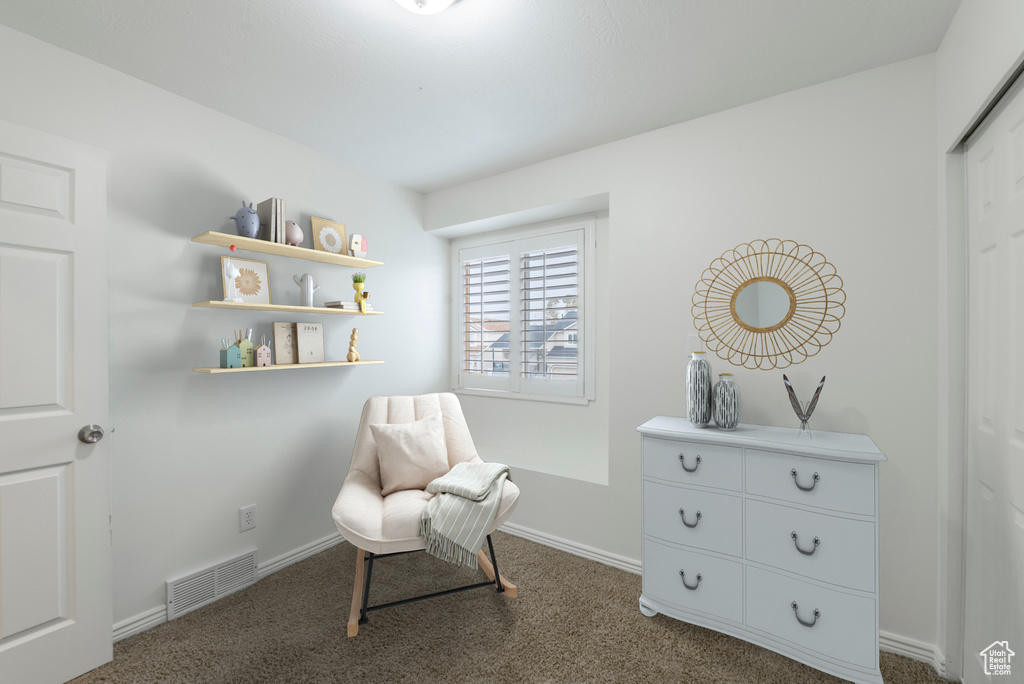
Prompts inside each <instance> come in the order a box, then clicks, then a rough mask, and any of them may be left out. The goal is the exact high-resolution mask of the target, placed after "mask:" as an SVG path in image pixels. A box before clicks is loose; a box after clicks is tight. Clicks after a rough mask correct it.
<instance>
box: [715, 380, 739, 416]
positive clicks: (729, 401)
mask: <svg viewBox="0 0 1024 684" xmlns="http://www.w3.org/2000/svg"><path fill="white" fill-rule="evenodd" d="M711 406H712V410H711V412H712V413H713V414H714V418H715V425H717V426H718V429H719V430H735V429H736V426H737V425H738V424H739V422H740V390H739V388H738V387H737V386H736V383H735V382H733V379H732V373H719V374H718V382H716V383H715V387H714V389H712V390H711Z"/></svg>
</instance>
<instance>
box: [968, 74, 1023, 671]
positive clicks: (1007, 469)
mask: <svg viewBox="0 0 1024 684" xmlns="http://www.w3.org/2000/svg"><path fill="white" fill-rule="evenodd" d="M1022 90H1024V82H1021V81H1019V82H1018V83H1017V84H1016V85H1015V86H1014V88H1013V89H1012V90H1011V91H1010V92H1009V93H1008V94H1007V95H1006V96H1005V97H1004V98H1003V101H1002V102H1001V104H1000V105H999V107H998V108H997V109H996V110H995V111H994V112H993V113H992V114H991V115H990V116H989V117H988V119H986V121H985V123H984V124H983V125H982V126H981V128H979V129H978V131H977V132H976V133H975V134H974V135H973V136H972V137H971V139H970V140H969V141H968V143H967V155H966V161H967V195H968V248H969V252H970V257H969V265H968V270H969V284H968V292H969V295H968V297H969V299H968V325H969V333H968V350H969V357H970V358H969V362H968V378H969V380H968V428H967V432H968V446H967V517H966V522H965V526H966V527H965V533H964V552H965V555H966V566H965V573H966V574H965V584H966V586H965V605H964V611H965V617H964V623H965V624H964V681H965V682H967V683H968V684H972V683H974V682H987V681H990V679H989V676H988V675H987V674H986V670H988V672H989V673H990V674H994V669H995V668H997V667H998V665H997V663H996V659H997V657H998V656H997V655H996V654H994V653H991V652H989V649H990V648H991V649H992V650H993V651H999V650H1001V649H1005V648H1009V649H1010V650H1011V651H1015V652H1016V653H1019V654H1020V655H1018V656H1017V657H1016V658H1011V661H1010V663H1009V664H1010V667H1012V670H1013V672H1012V674H1011V676H1010V677H1006V679H1007V680H1009V679H1014V680H1018V679H1019V678H1021V677H1024V95H1022Z"/></svg>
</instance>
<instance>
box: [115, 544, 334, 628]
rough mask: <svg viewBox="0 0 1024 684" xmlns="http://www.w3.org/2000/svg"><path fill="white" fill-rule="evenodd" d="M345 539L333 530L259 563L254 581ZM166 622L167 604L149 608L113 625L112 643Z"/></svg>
mask: <svg viewBox="0 0 1024 684" xmlns="http://www.w3.org/2000/svg"><path fill="white" fill-rule="evenodd" d="M343 541H345V538H344V537H342V536H341V534H339V533H337V532H335V533H334V534H329V535H327V536H326V537H324V538H323V539H318V540H316V541H314V542H310V543H309V544H306V545H305V546H300V547H299V548H297V549H295V550H294V551H290V552H288V553H286V554H282V555H280V556H278V557H277V558H271V559H270V560H268V561H266V562H264V563H260V564H259V565H258V566H257V567H256V581H257V582H258V581H260V580H261V579H263V578H264V577H266V576H268V575H272V574H273V573H275V572H277V571H278V570H283V569H284V568H286V567H288V566H289V565H292V564H294V563H298V562H299V561H301V560H305V559H307V558H309V557H310V556H315V555H316V554H318V553H320V552H321V551H325V550H327V549H329V548H331V547H332V546H334V545H336V544H340V543H341V542H343ZM165 622H167V606H166V605H161V606H156V607H154V608H150V609H149V610H147V611H145V612H142V613H139V614H138V615H135V616H134V617H130V618H128V619H127V620H122V621H121V622H118V623H117V624H115V625H114V643H117V642H118V641H121V640H122V639H127V638H128V637H130V636H134V635H136V634H139V633H141V632H145V631H146V630H148V629H153V628H154V627H157V626H159V625H162V624H163V623H165Z"/></svg>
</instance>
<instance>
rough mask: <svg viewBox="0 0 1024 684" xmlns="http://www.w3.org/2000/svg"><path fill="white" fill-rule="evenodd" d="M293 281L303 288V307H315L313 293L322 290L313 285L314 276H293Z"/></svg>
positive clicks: (305, 274)
mask: <svg viewBox="0 0 1024 684" xmlns="http://www.w3.org/2000/svg"><path fill="white" fill-rule="evenodd" d="M292 280H294V281H295V284H296V285H298V286H299V287H300V288H302V303H301V304H302V306H313V293H314V292H316V291H317V290H319V289H320V286H319V285H314V284H313V276H311V275H310V274H308V273H303V274H302V276H301V277H299V276H297V275H293V276H292Z"/></svg>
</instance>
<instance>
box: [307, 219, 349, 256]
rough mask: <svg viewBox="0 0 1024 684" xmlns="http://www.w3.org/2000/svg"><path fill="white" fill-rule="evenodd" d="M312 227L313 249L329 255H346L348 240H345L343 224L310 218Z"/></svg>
mask: <svg viewBox="0 0 1024 684" xmlns="http://www.w3.org/2000/svg"><path fill="white" fill-rule="evenodd" d="M310 223H311V224H312V226H313V249H318V250H320V251H321V252H330V253H331V254H346V255H347V254H348V240H347V239H346V238H345V224H344V223H336V222H334V221H328V220H327V219H322V218H317V217H316V216H311V217H310Z"/></svg>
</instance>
